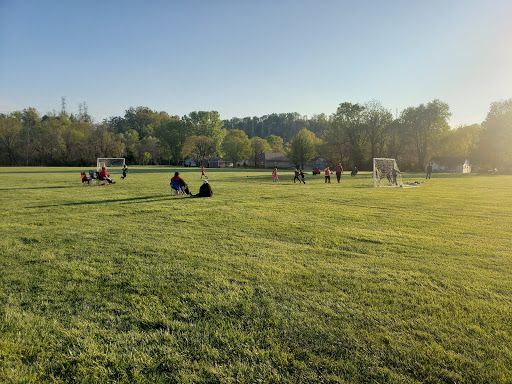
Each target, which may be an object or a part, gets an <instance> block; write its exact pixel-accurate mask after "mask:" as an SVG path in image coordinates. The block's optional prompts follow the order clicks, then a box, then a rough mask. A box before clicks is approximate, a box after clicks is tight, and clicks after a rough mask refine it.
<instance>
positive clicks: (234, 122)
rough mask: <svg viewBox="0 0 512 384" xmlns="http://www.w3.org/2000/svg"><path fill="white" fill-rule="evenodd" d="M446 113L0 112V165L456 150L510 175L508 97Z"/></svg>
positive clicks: (414, 155)
mask: <svg viewBox="0 0 512 384" xmlns="http://www.w3.org/2000/svg"><path fill="white" fill-rule="evenodd" d="M449 117H450V108H449V106H448V104H446V103H444V102H442V101H440V100H437V99H436V100H433V101H431V102H428V103H426V104H420V105H419V106H411V107H409V108H406V109H404V110H403V111H401V113H400V115H399V117H398V118H396V119H393V115H392V114H391V112H390V111H389V110H387V109H386V108H384V107H383V106H382V104H381V103H380V102H379V101H377V100H371V101H369V102H367V103H364V104H353V103H350V102H343V103H341V104H339V106H338V108H337V110H336V111H335V112H334V113H332V114H331V115H329V116H328V115H325V114H319V115H313V116H311V117H309V118H308V116H302V115H300V114H298V113H273V114H270V115H264V116H261V117H257V116H253V117H244V118H237V117H234V118H232V119H228V120H221V118H220V115H219V113H218V112H217V111H195V112H190V113H189V114H188V115H185V116H182V117H181V118H180V117H178V116H176V115H171V114H169V113H167V112H163V111H153V110H151V109H150V108H148V107H142V106H140V107H135V108H134V107H130V108H129V109H127V110H126V112H125V114H124V116H114V117H111V118H109V119H105V120H104V121H103V122H101V123H94V122H93V121H92V119H91V117H90V116H89V115H87V114H85V113H80V114H78V115H73V114H70V115H67V114H65V113H60V114H58V113H53V114H46V115H43V116H41V115H40V114H39V113H38V111H37V110H35V109H34V108H27V109H24V110H22V111H15V112H12V113H10V114H0V165H71V166H72V165H74V166H85V165H91V164H94V163H95V160H96V158H97V157H125V158H126V159H127V162H128V164H143V163H150V164H179V163H181V162H182V161H183V160H184V158H186V157H191V158H194V159H195V160H197V161H199V162H203V161H204V160H207V159H209V158H212V157H225V158H226V159H229V160H232V161H233V160H236V161H240V160H249V159H254V161H255V162H256V157H257V156H258V155H259V154H261V153H264V152H268V151H271V152H282V151H285V152H286V153H287V154H288V156H289V157H290V160H291V161H292V162H293V163H296V164H297V165H301V166H303V165H304V164H305V163H307V162H308V161H310V160H314V159H315V158H318V157H322V158H323V159H324V161H325V162H326V163H327V164H330V165H334V164H337V163H339V162H342V163H343V164H344V165H345V166H346V167H351V166H357V167H358V168H359V169H369V168H370V166H371V163H372V161H371V160H372V158H373V157H392V158H396V159H397V160H398V162H399V164H400V168H401V169H404V170H407V169H409V170H414V169H415V170H420V169H423V167H424V165H425V163H426V162H427V161H428V160H429V159H430V158H431V157H432V156H465V157H468V158H469V159H470V161H471V163H472V164H473V165H474V168H478V167H480V168H481V169H488V168H498V169H499V170H501V171H506V172H512V154H511V150H512V99H509V100H504V101H503V100H502V101H498V102H495V103H492V105H491V107H490V110H489V113H488V115H487V118H486V119H485V121H484V122H483V123H482V125H479V124H473V125H469V126H463V127H458V128H456V129H450V128H449V126H448V119H449ZM312 143H313V144H312ZM256 166H259V164H256Z"/></svg>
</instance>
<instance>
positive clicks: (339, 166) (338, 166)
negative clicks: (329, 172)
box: [334, 163, 343, 183]
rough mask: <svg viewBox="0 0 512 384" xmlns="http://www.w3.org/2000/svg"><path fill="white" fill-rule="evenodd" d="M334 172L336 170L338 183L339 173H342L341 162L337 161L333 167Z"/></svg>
mask: <svg viewBox="0 0 512 384" xmlns="http://www.w3.org/2000/svg"><path fill="white" fill-rule="evenodd" d="M334 172H336V179H337V180H338V183H339V182H340V179H341V174H342V173H343V167H342V166H341V163H338V165H337V166H336V168H334Z"/></svg>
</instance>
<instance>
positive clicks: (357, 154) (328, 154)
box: [322, 102, 366, 167]
mask: <svg viewBox="0 0 512 384" xmlns="http://www.w3.org/2000/svg"><path fill="white" fill-rule="evenodd" d="M363 111H364V107H363V106H362V105H359V104H352V103H347V102H345V103H341V104H340V105H339V106H338V109H337V110H336V113H334V114H333V115H331V117H330V119H329V123H330V124H329V127H328V128H327V129H326V130H325V131H324V134H323V136H322V139H323V143H324V144H323V149H324V150H323V157H324V158H325V159H326V160H327V161H328V162H329V163H333V164H337V163H340V162H341V163H343V162H346V161H349V162H350V163H351V164H352V165H355V166H358V167H360V166H361V164H362V163H363V160H364V145H365V138H366V136H365V132H364V130H363V127H362V123H361V121H362V117H363Z"/></svg>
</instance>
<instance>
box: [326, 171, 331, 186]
mask: <svg viewBox="0 0 512 384" xmlns="http://www.w3.org/2000/svg"><path fill="white" fill-rule="evenodd" d="M324 172H325V182H326V183H327V182H329V184H331V170H330V169H329V167H327V168H325V169H324Z"/></svg>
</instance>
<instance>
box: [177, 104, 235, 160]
mask: <svg viewBox="0 0 512 384" xmlns="http://www.w3.org/2000/svg"><path fill="white" fill-rule="evenodd" d="M182 120H183V121H184V122H185V123H186V124H187V125H188V126H189V129H190V131H191V135H193V136H207V137H211V138H212V139H213V142H214V144H215V151H216V152H217V154H220V149H221V148H220V146H221V143H222V140H223V138H224V136H225V135H226V130H225V129H222V127H223V125H224V122H223V121H222V120H221V119H220V115H219V112H217V111H197V112H190V113H189V114H188V116H183V118H182Z"/></svg>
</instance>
